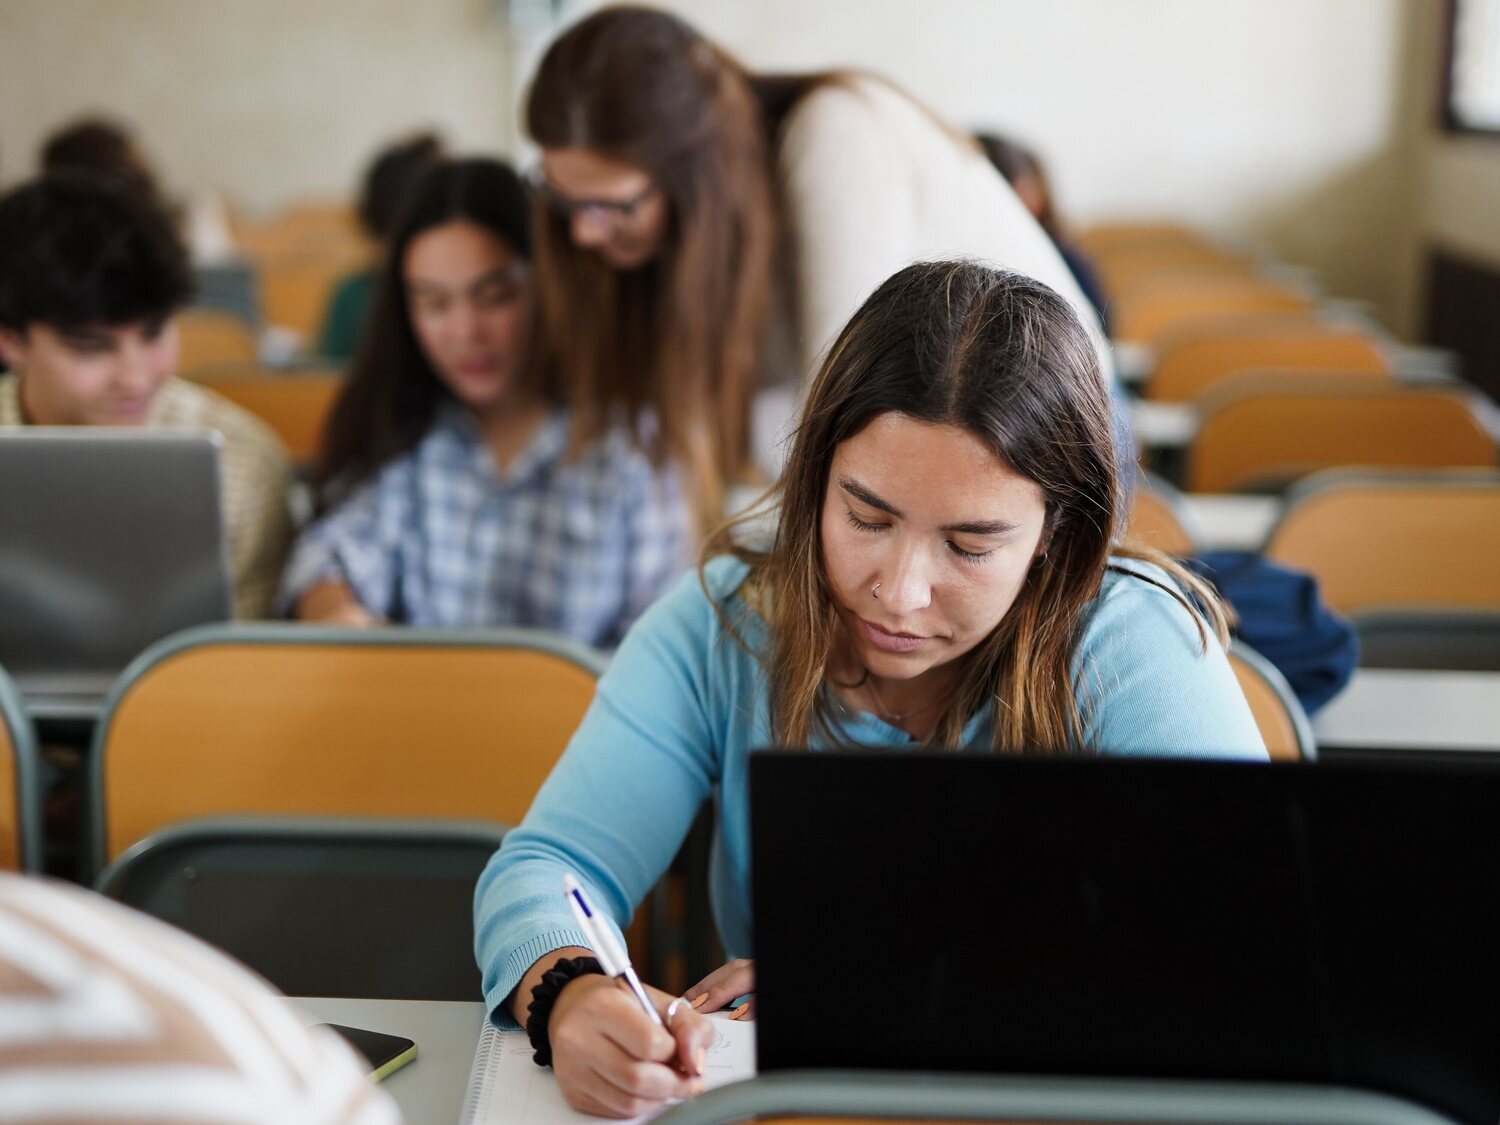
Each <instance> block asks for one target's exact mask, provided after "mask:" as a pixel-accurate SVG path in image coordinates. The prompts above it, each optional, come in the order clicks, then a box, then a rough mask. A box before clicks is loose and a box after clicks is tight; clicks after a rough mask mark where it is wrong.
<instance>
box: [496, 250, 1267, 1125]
mask: <svg viewBox="0 0 1500 1125" xmlns="http://www.w3.org/2000/svg"><path fill="white" fill-rule="evenodd" d="M1118 490H1119V480H1118V476H1117V471H1116V461H1115V457H1114V447H1113V443H1112V434H1111V428H1110V412H1109V394H1108V391H1107V389H1106V388H1105V386H1104V383H1103V381H1102V380H1101V379H1100V378H1099V371H1098V366H1097V361H1096V354H1095V351H1094V349H1093V347H1092V343H1091V340H1090V338H1089V336H1088V334H1087V333H1086V332H1085V330H1084V328H1083V326H1082V324H1081V323H1080V321H1079V319H1078V317H1077V316H1076V315H1075V314H1074V312H1073V310H1072V308H1071V306H1070V304H1069V303H1068V302H1067V301H1065V300H1063V299H1062V298H1061V297H1059V296H1058V295H1057V294H1056V293H1054V292H1053V291H1052V290H1050V289H1048V288H1047V287H1045V286H1043V285H1041V284H1039V283H1037V282H1036V281H1033V280H1031V279H1030V278H1027V277H1024V276H1022V275H1019V274H1015V273H1009V272H1004V271H999V270H995V269H993V268H990V267H987V266H984V265H980V264H976V263H968V262H947V263H943V262H938V263H927V264H918V265H913V266H910V267H908V268H907V269H905V270H902V271H901V272H900V273H898V274H897V275H896V276H894V277H892V278H891V279H890V280H889V281H887V282H886V283H885V284H884V285H882V286H881V287H880V288H879V289H878V290H877V291H876V292H875V294H874V295H873V296H872V297H870V299H869V300H868V301H867V302H866V303H865V304H864V306H863V307H862V308H861V309H860V310H859V312H858V314H857V315H856V316H855V317H854V319H853V320H852V321H851V322H850V324H849V325H848V327H847V328H846V329H845V330H844V332H843V333H842V335H841V336H840V337H839V339H838V341H837V342H836V343H835V344H834V346H833V348H832V350H831V352H830V355H829V357H828V359H827V361H826V363H825V364H824V366H823V368H822V371H821V372H820V374H819V375H818V377H817V379H816V381H815V382H814V384H813V387H812V389H811V391H810V394H809V398H808V402H807V405H806V408H805V411H804V414H803V421H802V425H801V427H800V429H799V430H798V431H797V433H796V437H795V441H794V445H793V448H792V452H791V455H790V459H789V461H788V464H787V467H786V471H785V473H784V474H783V476H782V478H781V483H780V485H779V489H778V495H779V509H780V519H779V523H778V526H777V530H776V535H775V540H774V543H773V544H772V545H771V546H770V548H769V549H767V550H764V551H756V550H751V549H748V548H745V547H743V546H740V545H738V543H737V540H736V539H735V537H734V534H733V528H732V527H731V528H730V529H728V530H726V531H725V532H723V533H721V535H720V536H719V537H718V538H717V540H716V543H715V544H713V545H711V551H710V553H712V554H714V555H715V557H713V558H711V559H710V560H709V561H708V562H707V563H706V564H705V565H703V567H702V569H701V571H700V574H699V576H698V577H697V579H696V580H695V579H693V578H691V577H689V578H685V579H684V580H683V581H682V582H681V583H679V585H678V586H677V588H676V589H675V590H673V592H672V593H670V594H669V595H667V596H666V597H665V598H663V599H662V600H661V601H660V602H658V603H657V604H656V605H655V606H654V607H653V608H652V609H651V611H650V612H649V613H647V614H646V615H645V616H644V617H643V618H642V619H641V621H640V622H639V623H638V624H637V625H636V627H635V628H634V629H633V630H632V631H631V633H630V635H629V636H628V637H627V638H626V641H625V643H624V645H622V647H621V649H620V651H619V654H618V655H617V657H616V658H615V661H614V663H613V664H612V665H611V667H610V669H609V671H608V672H607V673H606V674H605V676H604V678H603V679H602V680H601V681H600V684H599V690H598V694H597V696H596V698H595V701H594V704H593V706H592V707H591V708H590V710H589V712H588V715H587V716H586V717H585V719H584V721H583V724H582V725H581V726H580V728H579V730H578V732H577V734H576V735H575V736H574V739H573V741H572V743H571V745H570V746H569V748H568V750H567V752H566V753H565V754H564V756H563V758H562V759H561V761H560V762H559V763H558V765H557V767H556V769H555V770H554V771H553V773H552V776H551V778H550V779H549V780H548V781H547V783H546V785H545V786H544V787H543V789H542V791H541V793H540V794H539V795H538V797H537V799H536V802H535V803H534V804H533V805H532V807H531V811H530V812H529V813H528V815H527V817H526V820H525V822H524V823H523V824H522V825H521V826H520V827H519V828H518V829H517V830H516V831H514V832H512V833H511V834H510V836H508V837H507V838H506V841H505V844H504V846H503V847H502V848H501V849H500V851H499V853H498V854H497V855H496V857H495V859H494V860H493V861H491V863H490V865H489V867H488V869H487V870H486V872H485V874H484V875H483V876H482V877H481V880H480V885H479V890H478V896H477V915H476V921H477V937H476V942H477V951H478V956H479V962H480V965H481V967H482V969H483V972H484V983H485V989H486V997H487V1000H488V1002H489V1005H490V1009H491V1013H492V1016H493V1018H495V1019H496V1020H498V1021H509V1020H512V1019H514V1020H516V1021H518V1022H522V1023H526V1022H527V1021H528V1017H529V1016H531V1015H532V1013H531V1011H529V1009H531V1005H532V1001H533V990H534V989H536V988H537V986H538V985H539V984H540V985H541V986H542V989H541V995H540V996H538V997H537V999H538V1000H539V1001H540V1009H539V1011H540V1012H542V1013H543V1015H542V1017H541V1018H532V1019H531V1027H530V1030H531V1031H532V1032H533V1035H534V1036H535V1037H538V1038H540V1039H542V1040H544V1041H547V1042H549V1043H550V1049H551V1052H552V1059H553V1066H554V1068H555V1070H556V1072H557V1078H558V1081H559V1082H560V1083H561V1084H562V1087H563V1090H564V1092H565V1093H566V1094H567V1096H568V1098H569V1100H570V1101H571V1102H572V1103H573V1104H574V1105H575V1106H577V1107H579V1108H582V1109H587V1110H591V1111H593V1112H596V1113H603V1114H610V1115H627V1114H630V1113H635V1112H639V1111H640V1110H641V1109H642V1108H646V1107H648V1106H649V1105H650V1104H652V1103H654V1102H659V1101H660V1100H661V1099H663V1098H666V1097H669V1096H682V1094H683V1093H684V1092H685V1091H688V1090H690V1089H691V1086H692V1082H693V1071H694V1069H695V1066H694V1058H695V1055H694V1052H695V1051H696V1050H697V1048H698V1046H700V1045H701V1042H702V1037H703V1036H704V1035H705V1034H706V1029H705V1024H704V1023H703V1021H702V1020H700V1019H699V1018H698V1017H697V1014H696V1012H694V1011H693V1010H692V1008H691V1007H689V1006H688V1005H678V1006H677V1007H676V1008H675V1009H674V1011H673V1012H672V1019H671V1021H670V1026H669V1027H668V1028H667V1029H666V1030H662V1029H659V1028H655V1027H654V1026H653V1025H652V1024H651V1023H650V1021H648V1020H647V1019H646V1017H645V1016H644V1014H643V1013H642V1012H641V1011H640V1010H639V1008H638V1007H633V1006H632V1005H633V1004H634V1001H633V1000H632V999H631V998H630V997H629V996H628V995H626V994H625V993H624V992H622V991H620V990H618V989H615V988H613V987H611V986H610V985H609V984H608V982H606V981H604V979H603V978H601V977H598V976H597V975H595V974H592V973H589V972H585V971H580V966H579V964H578V962H577V961H576V960H574V958H577V957H581V956H585V955H586V954H587V950H585V949H582V948H581V945H582V942H581V940H580V937H579V933H578V930H577V927H576V926H575V925H574V924H573V921H572V918H571V916H570V915H569V913H568V909H567V906H566V904H565V903H564V901H563V897H562V894H561V890H560V888H561V886H562V875H563V873H564V872H571V873H573V874H574V875H575V876H576V877H577V878H579V879H580V881H581V882H583V883H584V884H585V885H586V886H587V888H588V890H589V893H590V895H591V896H592V897H593V900H594V902H595V903H596V904H598V905H599V907H600V908H601V910H605V911H608V912H609V914H610V915H611V916H612V917H613V918H614V919H615V921H616V922H623V921H625V920H627V919H628V918H629V917H630V915H631V912H632V911H633V910H634V908H635V906H636V904H637V903H639V902H640V901H641V899H642V898H643V897H644V895H645V894H646V892H647V890H649V888H650V887H651V886H652V884H653V883H654V882H655V881H656V879H657V877H658V876H659V875H660V874H661V872H662V871H663V870H664V869H665V868H666V866H667V864H668V863H669V862H670V861H671V858H672V856H673V854H674V853H675V852H676V850H677V847H678V845H679V844H680V843H681V841H682V838H683V836H684V835H685V834H686V832H687V830H688V827H689V825H690V824H691V822H692V819H693V817H694V814H695V813H696V812H697V810H698V807H699V805H700V804H701V803H702V802H703V801H704V800H705V799H707V798H708V797H709V796H710V795H713V796H714V797H715V799H716V801H717V806H718V814H719V815H718V832H719V839H718V841H717V846H716V848H715V851H714V856H715V860H714V870H713V872H712V880H713V890H714V900H715V910H716V915H717V921H718V925H719V929H720V933H721V935H722V937H723V940H724V944H725V947H726V948H727V949H728V950H730V951H731V953H734V954H739V955H740V956H741V957H748V956H749V955H750V953H751V951H750V948H749V944H750V917H749V878H748V863H749V839H748V828H747V825H748V815H747V795H746V757H747V755H748V754H749V752H750V751H751V750H752V749H753V748H755V747H764V746H772V745H786V746H808V747H811V748H812V749H813V750H814V751H816V750H819V749H827V748H834V747H839V746H874V747H880V746H891V745H897V746H916V745H921V746H934V747H947V748H959V747H966V748H976V749H980V748H985V749H989V750H992V751H994V752H997V753H1059V754H1082V755H1087V754H1111V755H1164V754H1165V755H1194V756H1222V757H1245V758H1263V757H1264V756H1265V750H1264V747H1263V745H1262V743H1261V739H1260V736H1259V733H1258V732H1257V730H1256V727H1255V723H1254V720H1253V718H1252V717H1251V715H1250V710H1249V707H1248V705H1247V704H1246V702H1245V699H1244V696H1243V695H1242V694H1241V692H1240V690H1239V687H1238V685H1237V684H1236V681H1235V678H1234V674H1233V672H1232V671H1231V669H1230V667H1229V663H1228V660H1227V658H1226V656H1225V653H1224V648H1223V641H1224V636H1225V620H1224V615H1223V612H1222V610H1221V609H1220V607H1219V605H1218V603H1217V602H1216V601H1215V600H1214V598H1213V596H1212V594H1211V593H1210V592H1209V591H1208V590H1207V589H1206V588H1205V587H1204V586H1202V585H1201V584H1200V583H1198V582H1197V581H1196V580H1195V579H1193V578H1192V577H1191V576H1190V575H1189V574H1187V573H1186V572H1185V571H1184V570H1183V569H1182V568H1181V567H1179V566H1177V565H1176V564H1175V563H1173V562H1171V561H1170V560H1169V559H1167V558H1166V557H1165V556H1161V555H1158V554H1154V553H1148V552H1139V551H1131V550H1126V549H1123V548H1120V547H1117V546H1116V545H1115V538H1116V532H1117V531H1118V525H1117V523H1116V520H1115V514H1114V513H1115V512H1116V510H1117V505H1116V500H1117V496H1118ZM829 799H830V800H834V799H837V794H832V793H831V794H829ZM559 961H564V962H566V964H565V965H564V966H563V967H562V968H561V969H559V970H558V971H557V973H555V974H554V975H552V976H551V977H550V978H549V980H547V981H544V980H543V974H545V973H548V972H549V971H550V970H553V969H554V967H555V966H557V965H558V962H559ZM584 968H586V966H584ZM574 974H576V975H574ZM752 986H753V966H752V965H751V964H750V963H748V962H746V961H739V962H737V963H733V964H731V965H730V966H728V967H727V969H726V970H721V971H720V972H719V973H716V974H715V975H714V976H713V977H711V978H710V979H709V980H708V981H706V982H704V984H703V985H700V986H699V987H698V988H696V989H694V990H692V993H691V995H693V996H694V997H695V998H696V997H698V996H703V997H705V998H704V999H703V1000H701V1001H700V1002H699V1007H701V1008H705V1009H706V1008H710V1007H717V1006H719V1005H721V1004H722V1003H723V1002H725V1001H726V1000H727V999H729V998H731V997H733V996H737V995H741V994H743V993H745V992H746V991H748V990H749V988H750V987H752ZM657 998H658V1000H659V1001H665V1000H667V999H669V998H666V997H663V996H661V995H660V994H658V996H657ZM549 1005H550V1006H549ZM662 1010H663V1012H664V1013H665V1011H666V1009H665V1006H664V1007H663V1009H662Z"/></svg>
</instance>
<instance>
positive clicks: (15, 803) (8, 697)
mask: <svg viewBox="0 0 1500 1125" xmlns="http://www.w3.org/2000/svg"><path fill="white" fill-rule="evenodd" d="M36 768H37V761H36V737H35V735H34V734H33V732H32V728H31V720H30V719H29V718H27V715H26V712H25V709H24V707H23V706H22V703H21V694H20V692H19V691H17V690H16V686H15V684H14V683H13V682H12V680H11V678H10V677H9V676H7V675H6V674H5V671H4V670H3V669H0V871H33V870H37V869H38V866H39V865H40V863H41V859H42V857H41V835H40V833H41V807H40V798H39V796H38V790H37V783H36Z"/></svg>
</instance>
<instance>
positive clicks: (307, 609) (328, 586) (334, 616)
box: [296, 580, 385, 629]
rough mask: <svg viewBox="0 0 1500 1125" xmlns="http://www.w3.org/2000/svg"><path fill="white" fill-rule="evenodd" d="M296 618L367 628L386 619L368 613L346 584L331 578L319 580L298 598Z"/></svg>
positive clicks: (380, 623)
mask: <svg viewBox="0 0 1500 1125" xmlns="http://www.w3.org/2000/svg"><path fill="white" fill-rule="evenodd" d="M296 613H297V618H298V620H300V621H316V622H318V623H319V624H322V625H351V626H354V627H356V628H361V629H368V628H370V627H372V626H375V625H383V624H385V619H384V618H382V617H381V616H379V615H378V614H374V613H371V612H370V611H369V610H368V609H366V608H365V607H364V606H363V605H362V604H361V603H360V601H359V599H358V598H356V597H355V596H354V591H353V590H351V589H350V588H349V586H348V584H347V583H345V582H340V581H337V580H332V581H328V582H319V583H318V584H317V585H316V586H313V587H311V588H310V589H309V590H308V591H307V592H306V593H305V594H303V595H302V596H301V597H300V598H298V599H297V608H296Z"/></svg>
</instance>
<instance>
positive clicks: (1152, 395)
mask: <svg viewBox="0 0 1500 1125" xmlns="http://www.w3.org/2000/svg"><path fill="white" fill-rule="evenodd" d="M1272 325H1274V322H1272V324H1269V325H1265V326H1263V327H1260V328H1256V327H1254V326H1253V324H1249V325H1245V326H1244V327H1243V328H1242V329H1241V330H1240V331H1238V332H1235V331H1233V330H1228V329H1221V330H1220V332H1219V333H1215V332H1212V331H1208V332H1203V333H1198V334H1180V335H1179V336H1177V337H1175V338H1173V339H1171V340H1168V341H1166V342H1165V343H1164V344H1163V345H1162V346H1161V347H1159V348H1158V350H1157V362H1156V370H1155V371H1153V372H1152V373H1151V376H1150V378H1148V379H1147V380H1146V383H1145V386H1144V387H1143V388H1142V394H1143V396H1144V397H1145V398H1149V399H1155V400H1158V401H1163V402H1183V401H1186V400H1188V399H1192V398H1196V397H1197V396H1198V395H1200V394H1202V393H1203V392H1204V391H1205V390H1208V389H1209V388H1211V387H1213V386H1214V385H1215V384H1217V383H1219V382H1221V381H1222V380H1223V379H1225V378H1226V377H1229V376H1232V375H1234V374H1235V373H1236V372H1242V371H1257V372H1266V371H1286V372H1347V373H1350V374H1361V375H1370V376H1374V377H1377V378H1378V377H1382V376H1384V377H1386V378H1387V379H1389V377H1390V374H1391V370H1392V364H1391V359H1390V355H1389V354H1388V350H1387V349H1386V348H1385V347H1384V345H1382V343H1381V342H1380V341H1379V340H1377V339H1375V338H1374V337H1373V336H1372V335H1371V334H1369V333H1368V332H1362V331H1359V330H1358V329H1352V328H1328V327H1320V326H1317V325H1315V324H1306V323H1304V324H1303V325H1301V326H1294V325H1295V322H1287V321H1283V322H1282V324H1281V325H1280V326H1279V327H1273V326H1272Z"/></svg>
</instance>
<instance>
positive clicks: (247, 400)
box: [194, 368, 343, 465]
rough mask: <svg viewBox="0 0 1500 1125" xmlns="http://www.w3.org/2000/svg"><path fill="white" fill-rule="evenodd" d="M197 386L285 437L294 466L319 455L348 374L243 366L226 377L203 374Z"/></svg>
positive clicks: (200, 373) (283, 441)
mask: <svg viewBox="0 0 1500 1125" xmlns="http://www.w3.org/2000/svg"><path fill="white" fill-rule="evenodd" d="M194 382H197V383H198V384H200V385H201V386H204V387H207V388H208V389H209V390H211V391H213V392H215V393H216V394H219V395H222V396H223V397H224V398H227V399H228V400H229V401H230V402H232V403H234V404H235V405H236V406H240V407H243V408H244V409H245V410H248V411H249V412H250V413H251V414H254V415H255V416H256V417H257V418H259V419H260V420H261V421H263V422H264V423H265V424H266V425H267V426H269V427H270V428H271V430H272V431H273V432H274V433H275V434H276V436H277V437H278V438H280V439H281V444H282V445H284V446H285V447H286V451H287V453H289V454H290V455H291V458H292V461H293V462H294V463H296V464H299V465H308V464H311V463H312V462H313V460H314V459H315V458H316V457H317V454H318V448H319V446H320V445H321V443H322V441H323V429H324V427H325V426H326V424H327V421H328V412H329V411H330V410H331V409H332V407H333V401H334V399H336V398H337V397H338V393H339V389H340V387H341V386H342V385H343V376H342V375H341V374H340V373H338V372H336V371H325V370H318V371H295V372H285V373H282V372H268V371H261V370H256V369H243V368H241V369H230V370H229V371H228V372H226V373H222V374H221V373H203V372H199V373H197V374H196V376H195V378H194Z"/></svg>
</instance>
